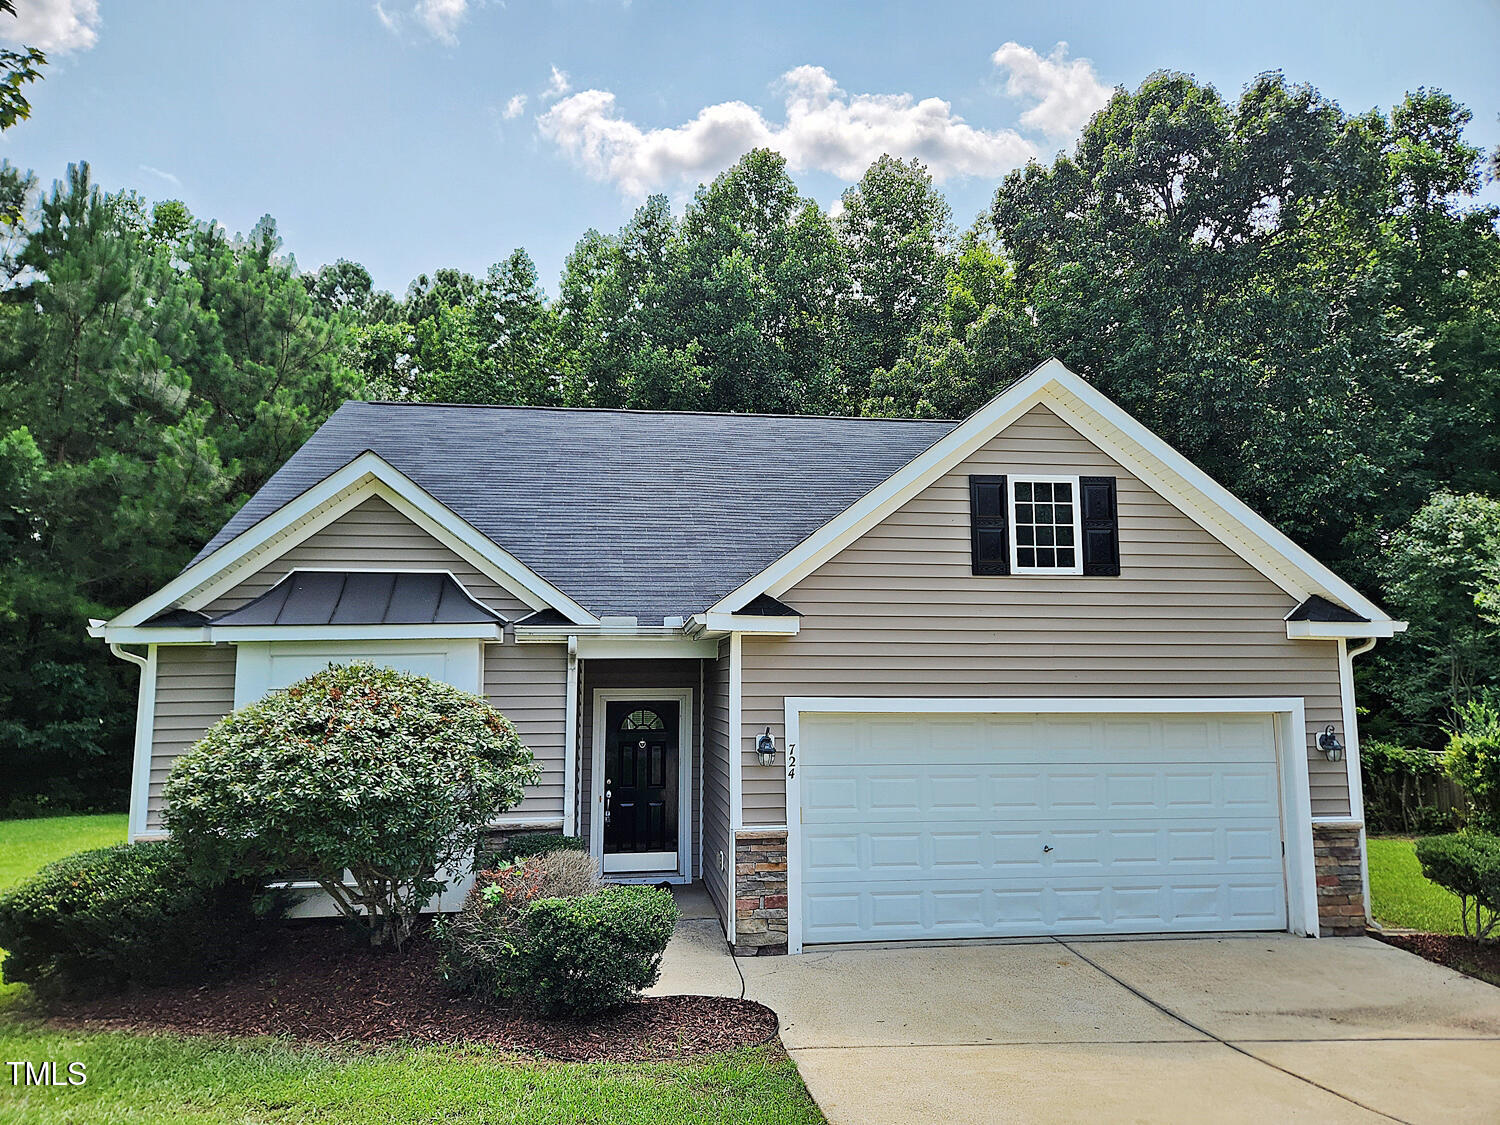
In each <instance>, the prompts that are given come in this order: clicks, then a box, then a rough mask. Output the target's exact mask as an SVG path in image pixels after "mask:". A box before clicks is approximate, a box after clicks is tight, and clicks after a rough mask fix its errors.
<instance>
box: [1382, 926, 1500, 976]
mask: <svg viewBox="0 0 1500 1125" xmlns="http://www.w3.org/2000/svg"><path fill="white" fill-rule="evenodd" d="M1370 936H1371V937H1372V938H1377V939H1378V940H1380V941H1383V942H1385V943H1386V944H1387V945H1394V946H1395V947H1396V948H1397V949H1404V950H1406V951H1407V952H1408V953H1415V954H1416V955H1417V956H1418V957H1423V958H1425V959H1427V960H1428V961H1434V962H1436V963H1437V964H1439V965H1446V966H1447V967H1448V968H1450V969H1456V970H1457V971H1458V972H1460V973H1465V974H1467V975H1469V976H1471V977H1477V978H1478V979H1479V980H1483V981H1488V982H1489V983H1490V984H1493V985H1497V986H1500V942H1477V941H1474V940H1473V939H1472V938H1466V937H1462V936H1460V935H1458V934H1423V933H1380V932H1377V931H1375V930H1371V931H1370Z"/></svg>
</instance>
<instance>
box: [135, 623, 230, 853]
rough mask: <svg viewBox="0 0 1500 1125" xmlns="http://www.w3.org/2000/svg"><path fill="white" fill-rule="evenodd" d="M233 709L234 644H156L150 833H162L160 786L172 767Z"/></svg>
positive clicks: (149, 807) (148, 815)
mask: <svg viewBox="0 0 1500 1125" xmlns="http://www.w3.org/2000/svg"><path fill="white" fill-rule="evenodd" d="M233 710H234V646H233V645H158V646H157V648H156V707H155V710H154V712H153V714H152V728H151V790H150V799H149V800H148V801H147V803H146V831H147V832H148V833H152V832H161V831H163V828H162V821H161V812H162V786H163V785H165V784H166V780H167V774H168V773H170V772H171V769H172V763H173V762H175V761H176V760H177V759H178V758H179V757H181V756H182V755H183V754H184V753H186V751H187V750H188V749H189V748H190V747H191V746H192V745H193V743H195V742H197V741H198V739H200V738H202V737H203V733H204V732H205V731H206V730H208V728H209V727H211V726H213V725H214V724H215V723H216V722H218V721H219V720H220V719H222V718H223V717H224V716H225V715H227V714H229V712H231V711H233Z"/></svg>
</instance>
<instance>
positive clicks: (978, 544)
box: [969, 477, 1010, 574]
mask: <svg viewBox="0 0 1500 1125" xmlns="http://www.w3.org/2000/svg"><path fill="white" fill-rule="evenodd" d="M1008 510H1009V509H1008V507H1007V504H1006V493H1005V478H1004V477H970V478H969V535H970V548H971V556H972V559H971V561H972V569H973V573H975V574H1009V573H1010V528H1009V524H1008V521H1007V514H1008Z"/></svg>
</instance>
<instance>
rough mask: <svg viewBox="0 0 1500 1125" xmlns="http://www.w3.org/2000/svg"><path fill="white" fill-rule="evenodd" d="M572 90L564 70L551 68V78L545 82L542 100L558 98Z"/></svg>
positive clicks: (570, 82) (571, 84)
mask: <svg viewBox="0 0 1500 1125" xmlns="http://www.w3.org/2000/svg"><path fill="white" fill-rule="evenodd" d="M572 88H573V83H572V81H570V80H569V78H568V72H567V71H566V70H558V69H557V67H555V66H554V67H553V68H552V77H551V78H550V79H548V80H547V88H546V90H544V91H543V92H542V97H544V98H560V97H562V96H563V95H564V94H566V93H567V92H568V91H569V90H571V89H572Z"/></svg>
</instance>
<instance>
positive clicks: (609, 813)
mask: <svg viewBox="0 0 1500 1125" xmlns="http://www.w3.org/2000/svg"><path fill="white" fill-rule="evenodd" d="M679 706H680V704H678V703H675V702H657V703H651V702H641V703H628V702H627V703H609V704H606V705H605V712H604V729H605V732H606V733H605V740H606V741H605V750H604V793H605V797H604V811H605V815H604V851H605V854H606V855H608V854H621V853H625V854H636V855H641V856H642V858H643V859H644V858H645V857H646V856H647V855H650V856H658V857H660V863H659V864H653V865H652V869H657V868H661V869H666V868H675V867H676V866H677V857H676V852H677V801H678V792H677V753H678V746H677V731H678V723H677V720H678V708H679ZM669 853H670V854H669ZM606 866H609V865H606Z"/></svg>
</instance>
